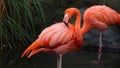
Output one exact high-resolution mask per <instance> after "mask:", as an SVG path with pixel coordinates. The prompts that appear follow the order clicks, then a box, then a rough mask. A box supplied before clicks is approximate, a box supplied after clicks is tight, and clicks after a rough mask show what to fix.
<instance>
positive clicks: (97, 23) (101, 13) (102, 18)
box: [81, 5, 120, 62]
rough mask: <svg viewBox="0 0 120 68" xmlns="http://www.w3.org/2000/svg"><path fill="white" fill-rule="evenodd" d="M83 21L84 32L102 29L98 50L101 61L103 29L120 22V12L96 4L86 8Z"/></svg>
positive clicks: (82, 31) (82, 29) (82, 30)
mask: <svg viewBox="0 0 120 68" xmlns="http://www.w3.org/2000/svg"><path fill="white" fill-rule="evenodd" d="M83 21H84V23H83V27H82V28H81V33H82V34H85V33H86V32H88V31H90V30H92V29H97V30H99V31H100V38H99V50H98V62H100V58H101V54H102V46H103V44H102V31H104V30H106V29H107V28H108V27H109V26H111V25H115V24H120V14H119V13H117V12H116V11H115V10H113V9H111V8H109V7H107V6H105V5H95V6H92V7H90V8H88V9H86V10H85V12H84V20H83Z"/></svg>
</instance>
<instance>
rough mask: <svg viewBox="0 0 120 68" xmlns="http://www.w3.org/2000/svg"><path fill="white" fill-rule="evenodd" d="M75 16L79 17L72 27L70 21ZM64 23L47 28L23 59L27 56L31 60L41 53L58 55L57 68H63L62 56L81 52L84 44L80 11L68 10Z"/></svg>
mask: <svg viewBox="0 0 120 68" xmlns="http://www.w3.org/2000/svg"><path fill="white" fill-rule="evenodd" d="M74 14H75V15H76V16H77V17H76V21H75V25H72V24H70V23H68V21H69V19H71V17H72V16H73V15H74ZM63 21H64V22H60V23H56V24H53V25H51V26H50V27H47V28H45V29H44V30H43V31H42V32H41V34H40V35H39V37H38V38H37V39H36V40H35V41H34V42H33V43H32V44H31V45H30V46H29V47H28V48H27V49H26V50H25V51H24V53H23V54H22V56H21V57H24V56H27V57H28V58H30V57H31V56H32V55H34V54H36V53H39V52H49V53H56V54H58V55H59V58H58V62H57V68H61V64H62V56H63V55H64V54H66V53H67V52H71V51H76V50H79V49H80V48H81V46H82V44H83V38H82V34H81V33H80V22H81V14H80V11H79V10H78V9H75V8H68V9H66V10H65V15H64V18H63Z"/></svg>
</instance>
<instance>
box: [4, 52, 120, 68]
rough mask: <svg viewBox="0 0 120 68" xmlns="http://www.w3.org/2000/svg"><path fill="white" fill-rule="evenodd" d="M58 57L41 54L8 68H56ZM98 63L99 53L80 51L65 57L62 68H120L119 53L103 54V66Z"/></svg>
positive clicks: (23, 59) (21, 60)
mask: <svg viewBox="0 0 120 68" xmlns="http://www.w3.org/2000/svg"><path fill="white" fill-rule="evenodd" d="M56 60H57V55H55V54H47V53H39V54H38V55H34V56H33V57H31V58H29V59H27V58H20V60H18V61H17V62H16V63H14V64H12V65H10V64H8V65H7V66H6V68H56V65H57V62H56ZM95 61H97V52H94V51H84V50H80V51H77V52H71V53H68V54H66V55H64V56H63V63H62V68H120V54H119V53H105V52H103V54H102V59H101V64H97V63H95Z"/></svg>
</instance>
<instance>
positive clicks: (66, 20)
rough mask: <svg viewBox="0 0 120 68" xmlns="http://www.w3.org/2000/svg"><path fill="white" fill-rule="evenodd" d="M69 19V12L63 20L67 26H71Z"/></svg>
mask: <svg viewBox="0 0 120 68" xmlns="http://www.w3.org/2000/svg"><path fill="white" fill-rule="evenodd" d="M68 20H69V18H68V14H65V16H64V18H63V22H64V24H65V25H66V26H67V27H69V26H68V25H69V24H68Z"/></svg>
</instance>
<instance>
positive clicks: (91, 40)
mask: <svg viewBox="0 0 120 68" xmlns="http://www.w3.org/2000/svg"><path fill="white" fill-rule="evenodd" d="M99 33H100V31H98V30H91V31H90V32H88V33H86V34H85V35H84V40H85V46H97V47H98V45H99ZM102 33H103V34H102V42H103V47H104V48H113V49H114V48H115V49H120V30H119V29H117V28H116V27H115V26H111V27H109V28H108V29H107V30H105V31H103V32H102Z"/></svg>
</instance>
